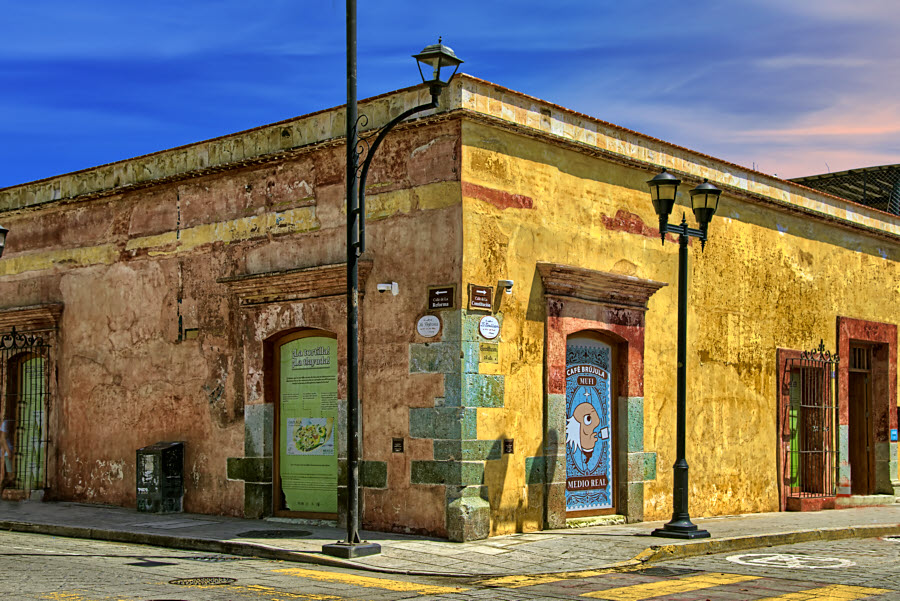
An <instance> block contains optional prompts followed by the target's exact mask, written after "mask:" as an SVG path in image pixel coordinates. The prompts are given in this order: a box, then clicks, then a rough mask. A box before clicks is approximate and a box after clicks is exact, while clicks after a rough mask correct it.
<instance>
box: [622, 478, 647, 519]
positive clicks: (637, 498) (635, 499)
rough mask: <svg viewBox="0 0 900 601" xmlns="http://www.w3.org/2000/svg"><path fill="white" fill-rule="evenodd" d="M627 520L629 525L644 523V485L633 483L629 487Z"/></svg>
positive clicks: (626, 509) (626, 508) (626, 510)
mask: <svg viewBox="0 0 900 601" xmlns="http://www.w3.org/2000/svg"><path fill="white" fill-rule="evenodd" d="M625 519H627V520H628V523H629V524H633V523H634V522H643V521H644V483H643V482H632V483H630V484H629V485H628V501H627V505H626V507H625Z"/></svg>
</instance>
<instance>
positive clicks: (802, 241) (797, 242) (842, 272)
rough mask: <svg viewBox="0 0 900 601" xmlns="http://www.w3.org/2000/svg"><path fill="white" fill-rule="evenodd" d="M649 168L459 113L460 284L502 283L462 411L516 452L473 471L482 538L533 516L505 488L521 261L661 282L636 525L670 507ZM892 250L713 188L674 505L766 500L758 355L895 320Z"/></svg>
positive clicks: (521, 361)
mask: <svg viewBox="0 0 900 601" xmlns="http://www.w3.org/2000/svg"><path fill="white" fill-rule="evenodd" d="M655 172H656V171H653V170H651V169H641V168H636V167H629V166H625V165H621V164H616V163H614V162H611V161H608V160H604V159H603V158H600V157H591V156H585V154H583V153H580V152H576V151H575V150H574V149H569V148H565V147H563V145H560V144H557V143H555V140H553V139H550V138H543V139H542V138H535V137H525V136H521V135H516V134H515V133H512V132H508V131H504V130H502V129H500V128H498V127H492V126H490V125H484V124H480V123H473V122H464V125H463V184H462V190H463V197H464V204H463V207H464V213H463V219H464V225H463V227H464V233H465V240H464V262H463V284H464V285H465V283H467V282H472V283H478V284H484V285H495V284H496V282H497V280H498V279H513V280H515V281H516V286H515V291H514V294H513V295H512V296H510V297H504V299H503V301H502V304H501V305H500V307H499V313H500V315H499V317H501V318H502V324H503V327H502V331H501V338H502V342H501V343H500V365H499V368H498V370H497V372H496V373H500V374H503V376H504V378H505V389H506V394H505V396H504V399H503V402H504V406H503V408H502V409H495V408H490V409H488V408H485V409H480V410H479V413H478V435H479V438H491V437H502V436H505V435H507V434H508V433H510V432H515V433H516V435H517V437H518V438H517V444H518V445H519V447H518V448H520V449H521V453H517V454H516V455H515V456H514V457H508V456H504V458H503V459H502V460H498V461H488V464H487V467H486V468H485V483H486V484H487V485H488V487H489V490H490V499H491V505H492V518H493V524H492V528H493V531H494V532H496V533H500V532H509V531H515V530H516V529H522V528H525V529H530V528H536V527H539V524H540V515H541V514H542V511H543V509H544V508H543V507H542V503H543V500H542V493H541V489H542V487H540V486H530V487H528V490H529V492H528V494H525V492H524V490H523V488H524V487H525V486H526V482H527V481H528V480H527V478H528V474H526V469H525V467H526V466H525V462H526V458H527V457H533V456H540V455H542V454H543V450H542V444H543V441H542V424H541V420H540V419H538V418H537V416H539V415H540V414H541V411H542V407H543V404H542V391H543V383H542V378H543V377H544V374H543V371H542V369H541V362H542V356H541V349H542V347H543V343H544V338H545V325H544V324H545V319H546V315H545V310H544V303H543V299H542V294H543V291H542V287H541V279H540V277H539V275H538V274H537V272H536V269H535V265H536V263H538V262H551V263H560V264H565V265H572V266H577V267H584V268H589V269H594V270H598V271H606V272H614V273H621V274H624V275H633V276H637V277H640V278H644V279H648V280H657V281H660V282H670V283H672V284H673V285H671V286H668V287H666V288H663V289H662V290H660V291H659V292H658V293H656V294H655V295H654V296H653V297H652V298H651V300H650V303H649V311H648V312H647V314H646V335H645V344H646V347H645V372H644V405H643V407H644V415H643V420H644V423H643V429H644V447H645V450H647V451H649V452H652V453H656V469H655V470H648V476H650V477H648V481H647V482H646V484H645V491H644V498H645V507H644V511H645V519H662V518H667V517H669V515H670V512H671V490H672V479H671V468H670V466H671V465H672V463H674V459H675V456H674V453H675V441H674V430H675V367H676V366H675V350H676V348H675V347H676V302H677V297H676V294H677V290H676V286H675V285H674V284H675V279H676V277H677V269H678V266H677V250H678V249H677V244H673V243H672V242H674V240H673V239H672V237H671V236H670V239H669V243H667V244H666V245H664V246H663V245H661V244H660V239H659V232H658V229H657V218H656V215H655V213H654V211H653V208H652V205H651V203H650V200H649V194H648V192H647V187H646V183H645V182H646V180H648V179H650V177H652V176H653V175H654V174H655ZM717 183H718V182H717ZM694 185H696V182H686V183H685V184H684V185H683V189H684V191H685V192H686V190H687V189H689V188H691V187H693V186H694ZM684 196H685V197H686V196H687V194H684ZM684 202H686V199H682V200H681V201H680V204H679V205H678V206H676V210H675V211H674V212H673V220H674V219H676V216H677V219H678V220H680V216H681V212H682V211H687V213H688V219H689V222H691V223H693V216H692V215H691V214H690V209H689V207H685V205H684ZM898 260H900V247H898V245H897V242H896V241H890V240H885V239H879V238H874V237H870V236H867V235H865V233H863V232H851V231H848V230H846V229H839V228H837V227H834V225H832V224H829V223H827V222H825V221H823V220H817V219H811V218H809V217H808V216H805V215H797V214H792V213H789V212H786V211H780V210H773V209H772V207H771V206H763V205H762V204H761V203H758V202H757V203H754V202H753V201H752V200H751V199H747V198H742V199H738V198H735V196H734V195H728V194H726V195H724V196H723V199H722V201H721V203H720V208H719V212H718V214H717V216H716V217H715V218H714V220H713V222H712V224H711V226H710V241H709V243H708V244H707V248H706V251H705V252H704V253H701V252H700V245H699V244H698V243H696V241H693V242H692V243H691V248H690V278H689V286H690V289H689V331H688V336H689V342H688V350H689V352H688V357H689V359H688V416H689V417H688V462H689V464H690V470H691V471H690V473H691V492H690V499H691V511H692V514H694V515H720V514H732V513H742V512H757V511H775V510H777V509H778V484H777V477H776V476H777V473H776V470H777V455H776V449H777V445H776V425H775V424H776V417H777V413H776V411H777V409H776V408H777V403H776V401H777V394H776V391H777V388H776V385H777V374H776V348H778V347H783V348H794V349H807V348H812V347H813V346H815V345H816V344H818V341H819V340H820V339H824V340H825V341H826V345H828V346H829V348H832V349H834V345H835V343H836V332H835V321H836V316H838V315H847V316H854V317H856V318H858V319H865V320H873V321H881V322H888V323H897V321H898V320H900V312H898V310H897V306H898V300H900V289H898V287H897V285H896V282H897V281H898V277H900V263H898ZM861 290H865V291H866V292H865V293H861V292H860V291H861ZM492 373H493V372H492ZM894 404H896V399H894ZM621 417H622V416H620V418H621ZM653 471H655V474H654V473H652V472H653Z"/></svg>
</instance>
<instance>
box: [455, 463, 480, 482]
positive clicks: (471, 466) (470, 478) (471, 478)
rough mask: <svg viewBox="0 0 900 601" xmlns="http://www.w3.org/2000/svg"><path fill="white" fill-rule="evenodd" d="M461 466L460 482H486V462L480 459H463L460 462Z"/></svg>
mask: <svg viewBox="0 0 900 601" xmlns="http://www.w3.org/2000/svg"><path fill="white" fill-rule="evenodd" d="M460 468H461V469H460V478H459V482H458V484H465V485H473V484H476V485H480V484H484V463H482V462H480V461H463V462H462V463H461V464H460Z"/></svg>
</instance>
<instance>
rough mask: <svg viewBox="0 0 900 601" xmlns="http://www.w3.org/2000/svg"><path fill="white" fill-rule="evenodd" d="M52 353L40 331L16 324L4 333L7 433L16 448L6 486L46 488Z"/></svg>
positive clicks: (0, 362)
mask: <svg viewBox="0 0 900 601" xmlns="http://www.w3.org/2000/svg"><path fill="white" fill-rule="evenodd" d="M49 357H50V346H49V344H47V343H46V342H45V340H44V338H43V337H42V336H41V335H40V334H39V333H33V332H25V333H19V332H17V331H16V329H15V328H13V329H12V331H11V332H9V333H7V334H3V335H2V336H0V383H2V386H3V391H4V394H3V407H2V418H3V426H4V427H3V434H4V435H5V436H6V438H7V444H8V445H9V447H10V448H11V450H12V457H11V461H9V462H7V469H9V468H12V469H11V470H9V471H10V473H9V474H7V477H6V481H5V482H4V483H3V486H4V487H5V488H13V489H17V490H21V491H25V492H26V493H28V492H30V491H33V490H41V489H44V488H46V482H47V407H48V405H49V398H48V397H49V392H50V360H49Z"/></svg>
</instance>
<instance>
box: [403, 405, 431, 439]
mask: <svg viewBox="0 0 900 601" xmlns="http://www.w3.org/2000/svg"><path fill="white" fill-rule="evenodd" d="M434 411H435V410H434V409H433V408H431V407H411V408H410V410H409V435H410V437H412V438H434Z"/></svg>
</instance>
